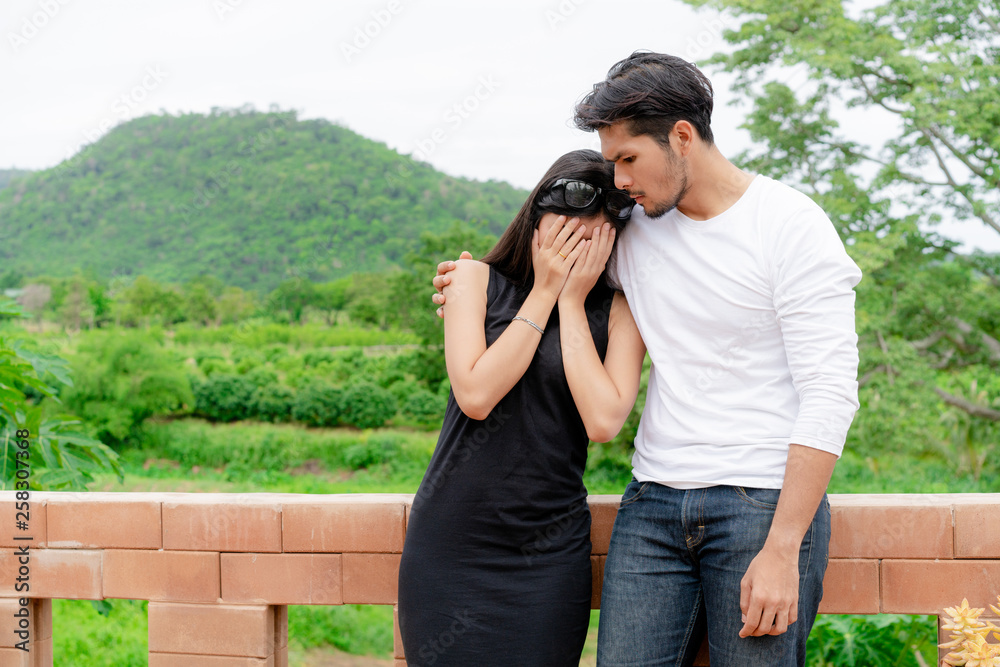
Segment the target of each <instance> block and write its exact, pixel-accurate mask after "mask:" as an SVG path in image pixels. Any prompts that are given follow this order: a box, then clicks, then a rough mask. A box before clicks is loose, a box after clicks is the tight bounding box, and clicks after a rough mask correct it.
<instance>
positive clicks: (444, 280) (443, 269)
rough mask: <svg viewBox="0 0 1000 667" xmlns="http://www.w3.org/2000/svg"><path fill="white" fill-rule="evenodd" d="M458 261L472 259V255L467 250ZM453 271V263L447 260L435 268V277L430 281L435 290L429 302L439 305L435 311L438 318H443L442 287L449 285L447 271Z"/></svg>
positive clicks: (449, 278) (443, 300) (449, 280)
mask: <svg viewBox="0 0 1000 667" xmlns="http://www.w3.org/2000/svg"><path fill="white" fill-rule="evenodd" d="M458 258H459V259H472V253H470V252H469V251H467V250H463V251H462V254H461V255H459V257H458ZM454 270H455V262H454V261H452V260H448V261H447V262H441V263H440V264H438V267H437V275H436V276H434V280H433V281H432V282H433V284H434V289H435V290H437V291H436V292H435V293H434V295H433V296H431V301H433V302H434V303H436V304H438V305H439V308H438V309H437V314H438V317H441V318H443V317H444V302H445V298H444V292H443V290H444V286H445V285H448V284H449V283H451V277H450V276H449V275H448V272H449V271H454Z"/></svg>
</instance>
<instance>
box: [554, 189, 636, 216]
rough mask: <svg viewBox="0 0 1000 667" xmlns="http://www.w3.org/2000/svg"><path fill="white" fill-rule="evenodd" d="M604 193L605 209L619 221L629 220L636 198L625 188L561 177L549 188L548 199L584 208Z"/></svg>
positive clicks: (573, 207) (575, 207)
mask: <svg viewBox="0 0 1000 667" xmlns="http://www.w3.org/2000/svg"><path fill="white" fill-rule="evenodd" d="M601 194H603V195H604V210H605V211H607V212H608V215H610V216H611V217H612V218H614V219H615V220H618V221H625V220H628V219H629V217H631V215H632V208H633V207H634V206H635V200H634V199H632V198H631V197H629V195H628V193H627V192H625V191H624V190H604V189H603V188H598V187H596V186H594V185H591V184H590V183H588V182H586V181H580V180H577V179H575V178H560V179H559V180H558V181H556V182H555V183H553V184H552V187H551V188H549V193H548V196H547V197H546V199H548V200H550V203H551V205H553V206H565V207H566V208H570V209H573V210H584V209H587V208H589V207H591V206H592V205H593V203H594V202H595V201H596V200H597V198H598V196H600V195H601Z"/></svg>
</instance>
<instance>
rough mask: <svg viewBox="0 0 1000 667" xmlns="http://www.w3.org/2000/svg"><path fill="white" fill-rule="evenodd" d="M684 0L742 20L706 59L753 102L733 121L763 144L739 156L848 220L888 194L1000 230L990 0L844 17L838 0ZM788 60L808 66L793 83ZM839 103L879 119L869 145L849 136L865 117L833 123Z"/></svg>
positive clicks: (999, 19)
mask: <svg viewBox="0 0 1000 667" xmlns="http://www.w3.org/2000/svg"><path fill="white" fill-rule="evenodd" d="M688 2H690V4H693V5H696V6H699V5H710V6H713V7H715V8H718V9H722V10H725V11H728V12H731V13H732V14H734V15H735V16H736V17H737V18H738V19H743V22H742V24H741V25H740V26H739V28H738V29H736V30H734V31H729V32H727V34H726V39H727V41H729V42H730V43H731V44H733V45H735V46H736V47H737V48H736V49H735V50H734V51H732V52H731V53H728V54H719V55H716V56H714V57H713V58H711V59H710V60H709V63H713V64H718V65H721V66H723V68H724V69H726V70H727V71H730V72H733V73H735V74H737V75H738V76H737V79H736V84H735V86H734V89H735V90H736V91H737V92H738V93H741V94H743V95H746V96H747V97H749V98H751V100H752V101H753V105H754V109H753V111H752V112H751V114H750V116H749V117H748V119H747V122H746V123H745V124H744V127H745V128H747V129H748V130H750V133H751V136H752V137H753V138H754V140H755V141H759V142H761V143H762V144H763V149H762V150H760V151H753V152H751V153H749V154H747V155H746V156H744V157H745V158H746V161H747V162H748V163H751V164H752V165H753V166H754V167H756V168H758V169H762V170H765V171H768V172H770V173H772V174H774V175H778V176H782V177H788V178H791V179H794V181H795V182H796V183H797V184H798V185H799V186H801V187H803V188H804V189H806V190H807V191H809V192H811V193H814V194H818V195H823V196H824V198H826V197H828V196H831V195H832V196H834V197H835V198H836V199H837V200H839V201H840V203H841V204H846V206H844V208H843V210H842V212H843V213H844V215H843V216H842V217H841V221H842V222H844V223H846V226H847V227H848V228H850V227H851V226H852V224H856V223H860V222H864V221H866V220H867V219H868V216H864V215H861V216H854V217H852V214H854V213H856V212H859V210H860V209H863V208H865V207H866V206H872V205H874V206H875V208H877V209H879V210H881V211H884V210H885V209H887V207H888V206H889V205H890V204H893V205H895V207H897V208H898V209H899V210H900V211H902V212H903V214H904V215H905V214H908V213H912V214H917V215H920V216H923V218H924V220H925V221H933V220H934V219H935V218H937V217H938V216H940V215H941V214H950V215H954V216H956V217H958V218H959V219H968V218H971V217H975V218H978V219H980V220H981V221H982V222H983V223H984V224H986V225H988V226H989V227H990V228H992V229H994V230H996V231H997V233H1000V133H998V132H997V131H996V128H997V127H998V126H1000V99H998V95H997V90H998V87H1000V61H998V57H1000V7H998V6H997V4H996V3H995V2H993V3H980V2H975V1H973V0H889V2H886V3H884V4H882V5H880V6H877V7H874V8H871V9H868V10H864V11H861V12H860V13H859V15H858V16H857V17H852V16H850V15H848V12H847V10H846V9H845V7H844V4H843V2H842V1H841V0H813V1H811V2H807V3H787V2H779V1H777V0H765V1H763V2H760V1H758V0H753V1H751V0H688ZM795 70H802V71H803V73H804V74H805V75H806V76H807V77H808V83H807V85H804V86H801V87H800V88H799V89H797V90H793V89H792V88H791V87H790V86H789V85H788V84H787V83H783V82H782V81H783V80H785V79H788V77H789V73H790V72H794V71H795ZM799 78H801V77H799ZM844 105H846V107H849V108H860V109H862V110H864V112H865V116H864V118H866V119H872V121H871V123H872V124H875V123H878V124H879V125H880V126H881V125H882V124H884V125H885V126H886V127H890V128H891V129H889V130H887V131H886V132H884V134H883V137H882V140H881V144H878V143H877V142H876V145H874V146H869V145H866V143H865V142H864V141H863V140H862V139H861V134H862V132H860V131H861V130H866V129H870V126H871V125H870V124H869V123H867V122H862V123H852V124H851V125H849V126H848V127H847V128H846V131H845V130H844V129H842V128H841V127H840V124H839V123H838V122H837V120H836V118H837V117H838V116H839V115H842V113H840V112H841V111H842V109H843V107H844ZM882 121H885V122H884V123H883V122H882ZM852 135H853V136H852ZM871 173H874V176H873V177H872V176H867V177H866V174H871ZM835 177H839V178H835ZM852 201H857V202H858V204H860V206H853V207H852V206H850V202H852ZM828 210H833V211H834V212H835V213H837V212H841V211H840V210H839V209H838V208H837V207H829V208H828ZM928 214H930V215H928Z"/></svg>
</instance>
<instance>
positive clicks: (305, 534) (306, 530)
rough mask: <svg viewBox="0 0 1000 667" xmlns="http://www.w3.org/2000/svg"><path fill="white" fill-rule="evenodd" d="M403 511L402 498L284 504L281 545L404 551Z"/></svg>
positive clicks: (319, 550)
mask: <svg viewBox="0 0 1000 667" xmlns="http://www.w3.org/2000/svg"><path fill="white" fill-rule="evenodd" d="M404 512H405V510H404V505H403V503H401V502H399V501H390V502H376V501H373V500H367V501H365V502H347V501H344V500H342V501H340V502H337V503H315V504H311V505H306V504H301V505H299V504H296V505H284V506H283V507H282V515H283V517H282V520H283V522H284V525H283V526H282V539H283V541H282V545H283V547H284V550H285V551H310V552H316V553H323V552H327V553H347V552H355V553H401V552H402V550H403V538H404V535H405V533H404V525H403V520H404V519H403V517H404Z"/></svg>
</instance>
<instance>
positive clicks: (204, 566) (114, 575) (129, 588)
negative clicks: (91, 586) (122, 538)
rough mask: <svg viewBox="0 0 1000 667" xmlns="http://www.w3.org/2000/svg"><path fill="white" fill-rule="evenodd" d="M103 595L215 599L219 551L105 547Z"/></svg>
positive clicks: (204, 600)
mask: <svg viewBox="0 0 1000 667" xmlns="http://www.w3.org/2000/svg"><path fill="white" fill-rule="evenodd" d="M104 595H105V596H106V597H109V598H131V599H136V600H173V601H178V602H216V601H217V600H218V599H219V554H217V553H207V552H204V551H132V550H127V551H126V550H116V549H108V550H106V551H105V552H104Z"/></svg>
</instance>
